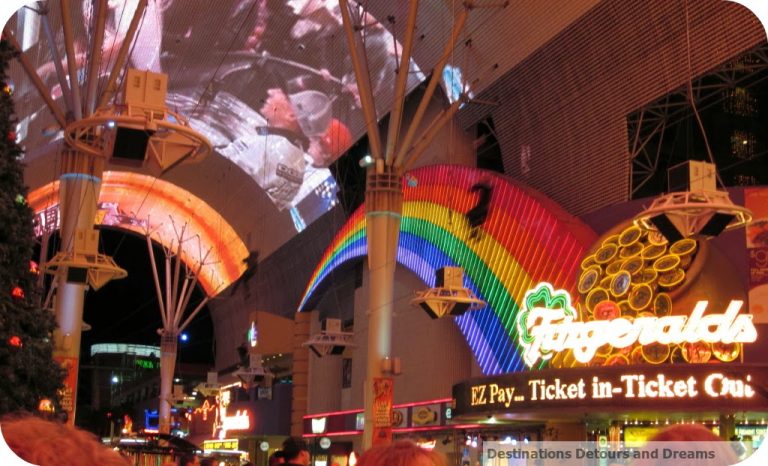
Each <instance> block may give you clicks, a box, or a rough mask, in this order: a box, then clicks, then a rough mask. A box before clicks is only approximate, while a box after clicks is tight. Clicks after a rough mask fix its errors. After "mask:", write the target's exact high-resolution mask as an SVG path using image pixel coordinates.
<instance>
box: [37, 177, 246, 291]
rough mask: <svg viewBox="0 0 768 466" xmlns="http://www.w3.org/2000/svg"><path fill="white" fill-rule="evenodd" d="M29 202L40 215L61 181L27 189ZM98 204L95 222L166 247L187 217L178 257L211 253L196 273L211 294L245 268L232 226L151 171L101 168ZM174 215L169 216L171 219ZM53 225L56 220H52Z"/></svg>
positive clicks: (194, 259) (55, 199)
mask: <svg viewBox="0 0 768 466" xmlns="http://www.w3.org/2000/svg"><path fill="white" fill-rule="evenodd" d="M27 202H28V203H29V206H30V207H31V208H32V210H33V211H34V212H35V214H36V215H38V216H40V215H44V213H45V212H46V211H47V210H48V211H50V210H51V209H52V208H56V207H57V206H58V204H59V182H58V181H54V182H52V183H49V184H47V185H45V186H42V187H40V188H38V189H36V190H34V191H32V192H31V193H29V196H28V199H27ZM98 202H99V205H100V206H101V208H100V209H99V211H98V212H97V214H96V218H95V219H94V223H96V224H99V225H108V226H112V227H115V228H121V229H125V230H129V231H132V232H135V233H138V234H141V235H144V234H146V231H147V230H149V231H151V232H152V234H151V237H152V239H153V240H155V241H156V242H158V243H160V244H162V245H163V246H165V247H170V246H171V243H172V241H173V242H174V244H177V241H175V240H177V237H176V233H175V232H174V224H175V226H176V229H177V230H178V229H180V228H181V227H183V226H184V224H185V223H186V225H187V230H186V233H185V237H186V238H193V237H195V236H197V237H198V238H199V241H198V240H192V241H187V242H185V243H184V244H183V245H182V248H181V259H182V261H184V263H185V264H186V265H187V266H188V267H191V268H194V267H196V265H197V264H198V262H199V260H200V257H201V255H205V253H206V252H207V251H208V249H209V248H210V249H211V253H210V255H209V256H208V258H207V259H206V263H208V264H209V265H207V266H206V267H204V268H203V270H202V271H201V274H200V277H199V283H200V286H202V287H203V289H204V290H205V292H206V293H207V294H208V295H209V296H214V295H216V294H217V293H218V292H219V291H221V290H223V289H225V288H226V287H227V286H229V285H230V284H231V283H232V282H234V281H235V280H236V279H237V278H238V277H239V276H240V275H241V274H242V273H243V272H244V271H245V264H244V263H243V259H244V258H245V257H247V256H248V250H247V248H246V247H245V244H244V243H243V241H242V240H241V239H240V236H238V234H237V233H236V232H235V230H234V229H233V228H232V226H231V225H230V224H229V223H228V222H227V221H226V220H225V219H224V218H223V217H222V216H221V215H220V214H219V213H218V212H217V211H216V210H214V209H213V208H212V207H211V206H209V205H208V204H207V203H205V202H204V201H203V200H202V199H200V198H198V197H197V196H195V195H194V194H192V193H190V192H189V191H186V190H184V189H182V188H179V187H178V186H176V185H174V184H172V183H169V182H167V181H163V180H160V179H157V178H153V177H151V176H146V175H141V174H138V173H131V172H118V171H107V172H104V176H103V178H102V183H101V192H100V194H99V201H98ZM171 219H173V221H171ZM54 227H55V226H54Z"/></svg>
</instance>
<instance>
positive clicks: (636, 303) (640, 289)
mask: <svg viewBox="0 0 768 466" xmlns="http://www.w3.org/2000/svg"><path fill="white" fill-rule="evenodd" d="M652 299H653V290H652V289H651V287H650V286H648V284H646V283H643V284H642V285H637V286H636V287H635V288H634V289H633V290H632V291H631V292H630V293H629V307H631V308H632V309H634V310H636V311H641V310H643V309H645V308H646V307H648V305H649V304H651V300H652Z"/></svg>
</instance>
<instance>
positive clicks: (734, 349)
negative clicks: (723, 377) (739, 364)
mask: <svg viewBox="0 0 768 466" xmlns="http://www.w3.org/2000/svg"><path fill="white" fill-rule="evenodd" d="M740 352H741V345H739V344H738V343H723V342H720V341H718V342H716V343H712V355H713V356H714V357H716V358H717V359H718V360H720V361H723V362H733V361H735V360H736V358H738V357H739V353H740Z"/></svg>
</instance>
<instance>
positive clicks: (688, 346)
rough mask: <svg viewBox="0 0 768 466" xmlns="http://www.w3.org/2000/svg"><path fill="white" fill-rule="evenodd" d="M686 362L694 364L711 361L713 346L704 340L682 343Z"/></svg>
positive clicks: (681, 346)
mask: <svg viewBox="0 0 768 466" xmlns="http://www.w3.org/2000/svg"><path fill="white" fill-rule="evenodd" d="M680 348H681V349H682V353H683V359H685V362H689V363H692V364H697V363H705V362H709V359H710V358H711V357H712V347H711V346H710V345H709V343H707V342H704V341H697V342H695V343H683V344H682V345H680Z"/></svg>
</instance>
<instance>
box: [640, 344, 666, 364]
mask: <svg viewBox="0 0 768 466" xmlns="http://www.w3.org/2000/svg"><path fill="white" fill-rule="evenodd" d="M642 348H643V350H642V352H643V359H645V360H646V361H648V362H649V363H651V364H661V363H662V362H664V361H666V360H667V358H668V357H669V354H670V352H671V350H670V348H669V345H665V344H663V343H651V344H649V345H644V346H643V347H642Z"/></svg>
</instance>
